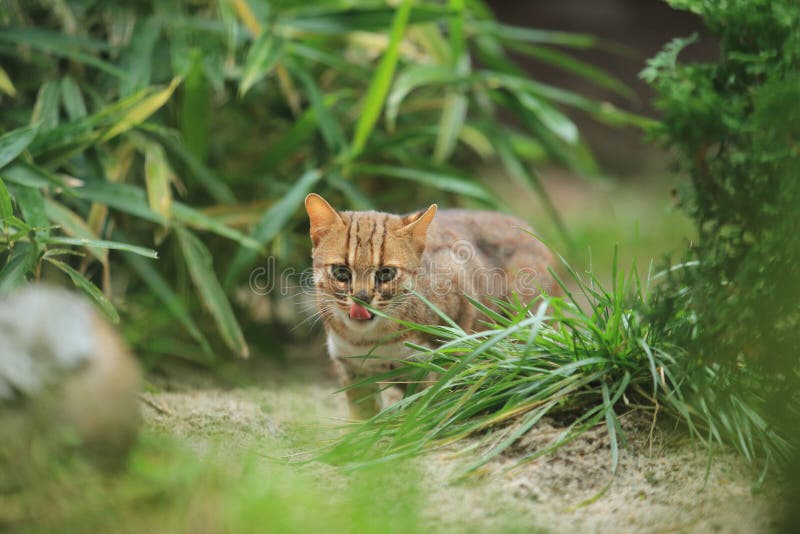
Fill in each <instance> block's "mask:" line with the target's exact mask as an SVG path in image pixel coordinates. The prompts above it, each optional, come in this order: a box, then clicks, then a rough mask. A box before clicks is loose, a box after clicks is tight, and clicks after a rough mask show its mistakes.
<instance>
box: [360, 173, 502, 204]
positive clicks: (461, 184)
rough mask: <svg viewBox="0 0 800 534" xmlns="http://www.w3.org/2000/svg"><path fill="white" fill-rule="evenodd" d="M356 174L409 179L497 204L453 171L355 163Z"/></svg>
mask: <svg viewBox="0 0 800 534" xmlns="http://www.w3.org/2000/svg"><path fill="white" fill-rule="evenodd" d="M353 172H354V173H356V174H371V175H375V176H389V177H391V178H400V179H402V180H411V181H413V182H417V183H420V184H424V185H429V186H431V187H435V188H436V189H439V190H441V191H448V192H451V193H457V194H459V195H465V196H468V197H471V198H475V199H478V200H481V201H483V202H486V203H487V204H494V205H496V204H497V200H496V199H495V198H494V196H492V194H491V193H489V192H488V191H487V190H486V189H484V188H483V187H482V186H481V185H479V184H478V183H476V182H475V181H473V180H470V179H469V178H467V177H465V176H459V175H457V174H455V173H444V172H438V171H430V170H424V169H412V168H409V167H396V166H393V165H356V166H355V167H354V168H353Z"/></svg>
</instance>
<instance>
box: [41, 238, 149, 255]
mask: <svg viewBox="0 0 800 534" xmlns="http://www.w3.org/2000/svg"><path fill="white" fill-rule="evenodd" d="M40 241H41V242H42V243H45V244H48V245H50V244H52V245H76V246H79V247H86V248H88V249H93V248H103V249H112V250H123V251H125V252H130V253H132V254H138V255H139V256H144V257H145V258H150V259H153V260H157V259H158V252H156V251H155V250H153V249H151V248H145V247H139V246H136V245H129V244H127V243H119V242H117V241H105V240H102V239H83V238H80V237H60V236H58V237H47V238H44V239H40Z"/></svg>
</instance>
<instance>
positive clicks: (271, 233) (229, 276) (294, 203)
mask: <svg viewBox="0 0 800 534" xmlns="http://www.w3.org/2000/svg"><path fill="white" fill-rule="evenodd" d="M321 177H322V174H321V173H320V171H319V170H317V169H314V170H310V171H306V173H305V174H304V175H303V176H301V177H300V179H299V180H297V182H295V184H294V185H293V186H292V188H291V189H290V190H289V192H288V193H286V194H285V195H284V196H283V198H281V199H280V201H278V202H277V203H276V204H275V205H273V206H272V207H271V208H269V209H268V210H267V211H266V212H265V213H264V215H263V216H262V217H261V220H259V221H258V224H256V226H255V228H254V229H253V233H252V236H253V239H254V240H255V241H256V242H257V243H259V245H266V244H267V243H269V242H270V241H272V239H273V238H274V237H275V236H276V235H278V232H280V231H281V229H282V228H283V227H284V225H286V223H287V221H288V220H289V219H290V218H291V216H292V215H293V214H294V213H295V212H296V211H297V208H298V207H300V205H301V204H302V203H303V199H305V197H306V195H307V194H308V193H309V192H310V191H311V188H312V187H314V184H316V183H317V182H318V181H319V179H320V178H321ZM255 258H256V254H255V253H254V252H253V251H251V250H244V249H240V250H239V251H238V252H237V253H236V256H235V257H234V259H233V262H231V266H230V267H229V268H228V272H227V273H226V275H225V285H226V286H228V287H229V286H230V285H231V284H232V283H233V282H234V280H235V279H236V277H237V276H238V275H239V273H240V272H241V271H242V269H244V268H246V267H247V266H248V265H249V264H251V263H252V262H253V261H254V260H255Z"/></svg>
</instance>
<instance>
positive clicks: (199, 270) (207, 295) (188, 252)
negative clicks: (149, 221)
mask: <svg viewBox="0 0 800 534" xmlns="http://www.w3.org/2000/svg"><path fill="white" fill-rule="evenodd" d="M175 233H176V235H177V236H178V242H179V243H180V246H181V250H182V251H183V256H184V258H185V260H186V267H187V268H188V269H189V275H190V276H191V278H192V282H194V285H195V287H196V288H197V290H198V292H199V293H200V299H201V300H202V301H203V304H204V305H205V307H206V309H207V310H208V311H209V313H211V316H212V317H213V318H214V320H215V322H216V324H217V329H218V330H219V332H220V335H221V336H222V339H223V340H224V341H225V344H226V345H228V347H230V348H231V349H232V350H233V351H234V352H236V354H238V355H239V356H242V357H245V358H246V357H247V356H248V355H249V349H248V347H247V343H246V342H245V339H244V334H243V333H242V330H241V328H240V327H239V323H238V322H237V321H236V317H235V316H234V314H233V310H232V309H231V305H230V302H228V298H227V297H226V296H225V292H224V291H223V290H222V286H221V285H220V283H219V280H217V275H216V274H215V273H214V268H213V265H212V260H211V253H210V252H209V251H208V249H207V248H206V247H205V245H203V243H202V242H201V241H200V240H199V239H197V237H195V236H194V234H192V233H191V232H189V231H188V230H186V229H185V228H183V227H181V226H176V227H175Z"/></svg>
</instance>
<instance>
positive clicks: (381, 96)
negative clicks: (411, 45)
mask: <svg viewBox="0 0 800 534" xmlns="http://www.w3.org/2000/svg"><path fill="white" fill-rule="evenodd" d="M411 4H412V2H411V0H403V1H402V3H401V4H400V7H399V8H397V13H396V14H395V16H394V20H393V21H392V29H391V33H390V34H389V46H388V47H387V48H386V52H384V54H383V57H382V58H381V61H380V64H379V65H378V69H377V70H376V71H375V75H374V76H373V77H372V81H371V82H370V84H369V87H368V88H367V94H366V96H365V97H364V103H363V104H362V107H361V115H360V116H359V118H358V122H357V123H356V129H355V134H354V135H353V143H352V146H351V151H350V157H351V158H355V157H356V156H358V155H359V154H360V153H361V151H362V150H363V149H364V145H365V144H366V142H367V139H368V138H369V135H370V133H372V129H373V128H374V127H375V123H376V122H377V120H378V117H379V116H380V113H381V109H382V108H383V103H384V101H385V100H386V95H387V94H388V93H389V88H390V87H391V84H392V78H393V77H394V71H395V68H396V66H397V59H398V57H399V53H400V42H401V41H402V40H403V34H404V33H405V29H406V25H407V24H408V17H409V14H410V13H411Z"/></svg>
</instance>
